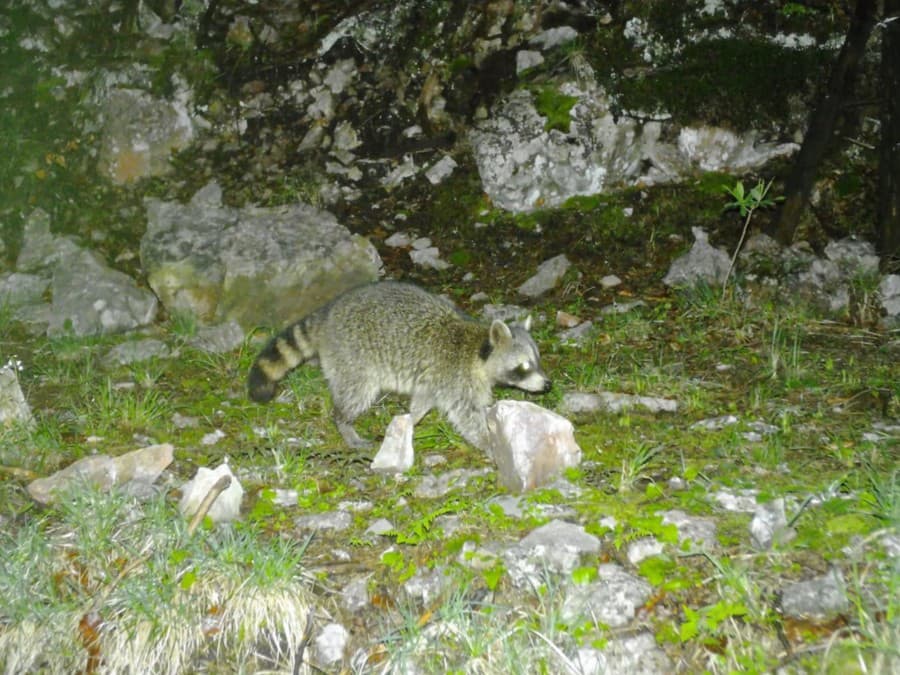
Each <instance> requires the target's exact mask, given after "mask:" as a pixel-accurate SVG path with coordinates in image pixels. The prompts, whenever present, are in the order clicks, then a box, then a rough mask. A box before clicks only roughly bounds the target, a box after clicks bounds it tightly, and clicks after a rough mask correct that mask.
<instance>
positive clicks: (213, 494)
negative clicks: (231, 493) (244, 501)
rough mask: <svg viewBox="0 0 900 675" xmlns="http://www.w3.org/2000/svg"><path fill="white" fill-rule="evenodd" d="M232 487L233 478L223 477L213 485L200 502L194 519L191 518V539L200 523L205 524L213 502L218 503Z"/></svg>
mask: <svg viewBox="0 0 900 675" xmlns="http://www.w3.org/2000/svg"><path fill="white" fill-rule="evenodd" d="M230 485H231V476H222V477H221V478H219V480H217V481H216V482H215V483H213V486H212V487H211V488H209V492H207V493H206V496H205V497H204V498H203V501H202V502H200V506H198V507H197V512H196V513H195V514H194V517H193V518H191V522H190V524H189V525H188V529H187V536H189V537H190V536H191V535H192V534H194V531H195V530H196V529H197V527H199V525H200V523H201V522H203V519H204V518H206V514H207V513H209V510H210V508H212V505H213V502H214V501H216V499H218V497H219V495H220V494H222V493H223V492H224V491H225V490H227V489H228V487H229V486H230Z"/></svg>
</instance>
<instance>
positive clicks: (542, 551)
mask: <svg viewBox="0 0 900 675" xmlns="http://www.w3.org/2000/svg"><path fill="white" fill-rule="evenodd" d="M600 547H601V544H600V540H599V539H598V538H597V537H595V536H594V535H592V534H588V533H587V532H586V531H585V529H584V528H583V527H582V526H580V525H576V524H574V523H567V522H565V521H562V520H552V521H550V522H549V523H547V524H546V525H542V526H541V527H538V528H537V529H535V530H533V531H532V532H530V533H529V534H528V535H526V536H525V537H523V538H522V540H521V541H519V543H518V544H516V545H515V546H512V547H510V548H508V549H507V550H506V551H505V552H504V553H503V560H504V563H505V565H506V568H507V570H508V572H509V575H510V579H511V581H512V582H513V584H514V585H515V586H517V587H519V588H528V587H530V588H536V587H537V586H539V585H540V584H541V583H544V581H545V579H546V574H547V572H552V573H555V574H563V575H569V574H571V573H572V570H574V569H575V568H576V567H577V566H578V565H579V564H580V563H581V556H582V554H594V555H595V554H597V553H598V552H599V551H600Z"/></svg>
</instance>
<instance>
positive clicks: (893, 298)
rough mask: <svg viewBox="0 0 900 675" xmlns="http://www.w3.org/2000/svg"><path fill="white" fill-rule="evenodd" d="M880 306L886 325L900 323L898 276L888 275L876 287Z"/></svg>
mask: <svg viewBox="0 0 900 675" xmlns="http://www.w3.org/2000/svg"><path fill="white" fill-rule="evenodd" d="M878 295H879V296H880V298H881V306H882V307H883V308H884V311H885V313H886V314H887V323H888V324H891V323H893V322H896V321H900V274H888V275H886V276H885V277H884V278H883V279H882V280H881V283H880V284H879V285H878Z"/></svg>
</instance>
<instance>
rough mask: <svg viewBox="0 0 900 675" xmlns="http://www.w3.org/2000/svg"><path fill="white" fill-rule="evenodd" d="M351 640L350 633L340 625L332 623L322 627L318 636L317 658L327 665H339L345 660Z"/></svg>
mask: <svg viewBox="0 0 900 675" xmlns="http://www.w3.org/2000/svg"><path fill="white" fill-rule="evenodd" d="M349 639H350V633H348V632H347V629H346V628H344V627H343V626H342V625H341V624H339V623H330V624H328V625H326V626H323V627H322V630H321V631H320V632H319V634H318V635H317V636H316V657H317V658H318V660H319V661H320V662H322V663H325V664H331V663H337V662H338V661H340V660H341V659H343V658H344V649H345V648H346V647H347V642H348V640H349Z"/></svg>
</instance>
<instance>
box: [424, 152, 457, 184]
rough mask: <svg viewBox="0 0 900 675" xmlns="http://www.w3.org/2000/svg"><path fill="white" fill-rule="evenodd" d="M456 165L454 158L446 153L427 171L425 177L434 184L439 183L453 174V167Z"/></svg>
mask: <svg viewBox="0 0 900 675" xmlns="http://www.w3.org/2000/svg"><path fill="white" fill-rule="evenodd" d="M456 167H457V164H456V162H455V161H454V159H453V158H452V157H451V156H450V155H444V156H443V157H442V158H441V159H439V160H438V161H437V162H435V163H434V164H432V165H431V166H430V167H429V168H428V170H427V171H425V178H427V179H428V182H429V183H431V184H432V185H437V184H438V183H440V182H441V181H443V180H444V179H445V178H447V177H448V176H449V175H450V174H452V173H453V169H455V168H456Z"/></svg>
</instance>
